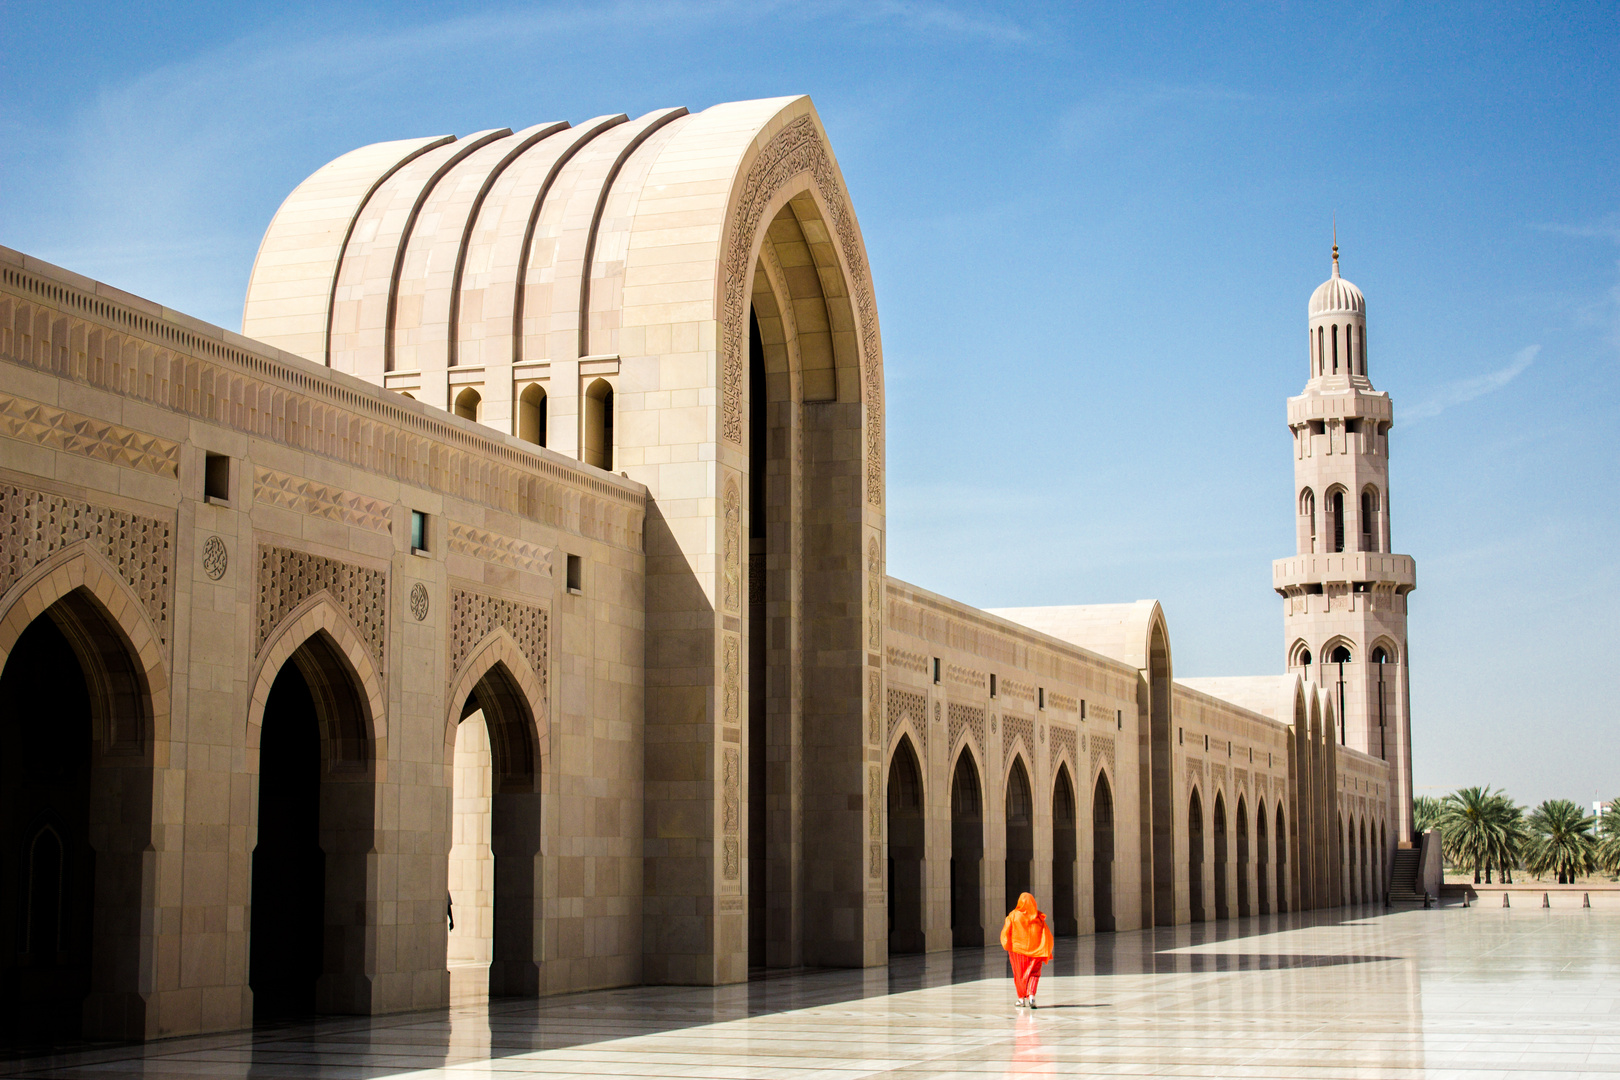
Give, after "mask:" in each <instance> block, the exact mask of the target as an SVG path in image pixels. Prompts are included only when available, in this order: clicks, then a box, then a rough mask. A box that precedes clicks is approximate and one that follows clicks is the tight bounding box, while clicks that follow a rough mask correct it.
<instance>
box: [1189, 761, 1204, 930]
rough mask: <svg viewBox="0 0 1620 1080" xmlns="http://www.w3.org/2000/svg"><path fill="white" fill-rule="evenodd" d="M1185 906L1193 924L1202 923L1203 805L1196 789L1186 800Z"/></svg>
mask: <svg viewBox="0 0 1620 1080" xmlns="http://www.w3.org/2000/svg"><path fill="white" fill-rule="evenodd" d="M1187 906H1188V911H1189V913H1190V915H1191V917H1192V921H1193V922H1203V921H1204V919H1205V915H1204V803H1203V800H1201V799H1200V798H1199V797H1198V789H1197V788H1193V789H1192V792H1191V794H1190V795H1189V796H1188V798H1187Z"/></svg>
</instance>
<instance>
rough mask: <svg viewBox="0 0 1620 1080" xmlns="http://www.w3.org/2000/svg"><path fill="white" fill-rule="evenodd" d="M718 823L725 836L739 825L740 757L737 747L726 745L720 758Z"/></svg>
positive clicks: (740, 800) (734, 834) (740, 798)
mask: <svg viewBox="0 0 1620 1080" xmlns="http://www.w3.org/2000/svg"><path fill="white" fill-rule="evenodd" d="M720 774H721V775H720V825H721V828H722V829H723V830H724V831H725V833H726V835H727V836H736V835H737V831H738V829H739V828H740V827H741V817H742V815H741V802H742V796H741V790H742V759H741V754H740V753H739V751H738V749H737V747H735V746H728V747H726V748H725V751H724V753H723V754H721V758H720Z"/></svg>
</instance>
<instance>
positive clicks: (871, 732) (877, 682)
mask: <svg viewBox="0 0 1620 1080" xmlns="http://www.w3.org/2000/svg"><path fill="white" fill-rule="evenodd" d="M882 730H883V676H882V675H881V674H880V673H879V672H877V671H872V672H870V673H868V675H867V696H866V741H867V742H868V743H871V744H873V745H877V741H878V735H879V733H881V732H882Z"/></svg>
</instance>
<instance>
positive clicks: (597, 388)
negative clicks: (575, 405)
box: [579, 379, 614, 472]
mask: <svg viewBox="0 0 1620 1080" xmlns="http://www.w3.org/2000/svg"><path fill="white" fill-rule="evenodd" d="M580 410H581V412H582V413H583V415H582V417H581V422H582V424H583V430H582V431H581V432H580V440H579V451H580V452H579V457H580V460H581V461H583V462H585V464H587V465H595V466H596V467H597V468H598V469H606V470H608V471H609V472H612V471H613V412H614V408H613V384H612V383H610V382H608V381H607V380H606V379H597V380H595V381H594V382H592V383H591V384H590V385H589V386H587V387H586V388H585V395H584V397H583V398H582V399H581V401H580Z"/></svg>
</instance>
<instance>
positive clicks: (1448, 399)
mask: <svg viewBox="0 0 1620 1080" xmlns="http://www.w3.org/2000/svg"><path fill="white" fill-rule="evenodd" d="M1540 352H1541V346H1540V345H1526V346H1525V347H1524V348H1522V349H1520V350H1519V351H1518V352H1516V353H1514V354H1513V360H1512V361H1511V362H1510V363H1509V364H1508V365H1507V366H1506V367H1503V368H1500V369H1498V370H1496V371H1492V372H1489V373H1487V374H1485V375H1478V376H1475V377H1474V378H1472V379H1459V380H1458V381H1456V382H1454V383H1450V384H1448V385H1446V386H1442V387H1440V388H1439V389H1438V390H1437V391H1435V392H1434V393H1432V394H1430V395H1429V396H1428V397H1427V398H1425V399H1424V400H1423V401H1420V402H1418V404H1416V405H1414V406H1412V407H1411V408H1409V409H1405V410H1402V411H1403V412H1404V413H1405V417H1406V419H1407V420H1423V419H1426V418H1428V417H1431V416H1439V415H1440V414H1441V413H1443V412H1445V411H1446V410H1447V409H1449V408H1451V407H1452V406H1454V405H1461V404H1463V403H1464V402H1468V401H1473V400H1474V399H1475V398H1480V397H1484V396H1485V395H1486V394H1489V393H1491V392H1493V391H1496V390H1500V389H1502V387H1504V386H1506V385H1507V384H1508V383H1510V382H1512V381H1513V380H1514V379H1517V378H1518V377H1519V376H1520V375H1522V374H1524V372H1525V370H1526V369H1527V368H1529V366H1530V365H1531V364H1533V363H1535V361H1536V355H1537V354H1538V353H1540Z"/></svg>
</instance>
